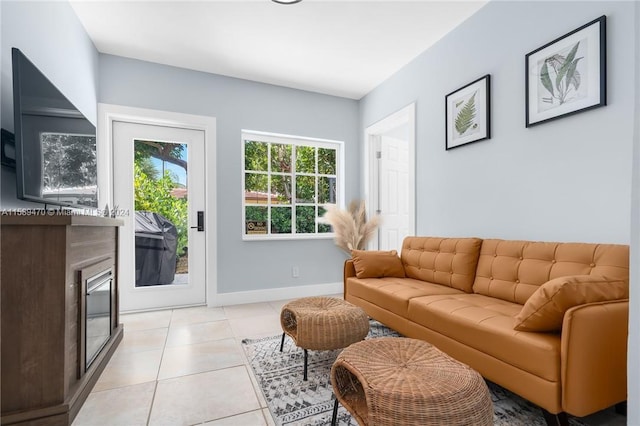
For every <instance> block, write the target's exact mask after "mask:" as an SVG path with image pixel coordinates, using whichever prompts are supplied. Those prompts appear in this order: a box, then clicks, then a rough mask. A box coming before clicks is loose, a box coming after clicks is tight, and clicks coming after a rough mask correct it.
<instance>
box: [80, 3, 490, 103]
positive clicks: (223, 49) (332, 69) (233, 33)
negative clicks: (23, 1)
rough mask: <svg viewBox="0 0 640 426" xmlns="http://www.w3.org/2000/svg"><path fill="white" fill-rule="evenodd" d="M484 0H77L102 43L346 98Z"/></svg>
mask: <svg viewBox="0 0 640 426" xmlns="http://www.w3.org/2000/svg"><path fill="white" fill-rule="evenodd" d="M485 3H486V1H479V0H476V1H455V0H448V1H427V0H421V1H420V0H414V1H381V0H378V1H363V0H340V1H339V0H303V1H302V2H301V3H298V4H294V5H279V4H276V3H274V2H272V1H271V0H226V1H220V0H214V1H188V2H187V1H130V0H129V1H113V0H109V1H107V0H102V1H95V0H89V1H81V0H72V1H71V5H72V7H73V8H74V10H75V11H76V13H77V15H78V17H79V18H80V21H81V22H82V24H83V25H84V27H85V28H86V30H87V32H88V33H89V36H90V37H91V39H92V40H93V42H94V43H95V46H96V48H97V49H98V50H99V51H100V52H102V53H108V54H112V55H119V56H125V57H129V58H136V59H141V60H145V61H150V62H157V63H161V64H167V65H173V66H177V67H182V68H188V69H193V70H198V71H205V72H210V73H215V74H222V75H227V76H232V77H238V78H243V79H248V80H254V81H260V82H264V83H270V84H276V85H281V86H287V87H293V88H296V89H303V90H310V91H313V92H320V93H326V94H330V95H336V96H342V97H347V98H352V99H360V98H361V97H362V96H364V95H366V94H367V93H368V92H369V91H371V90H372V89H373V88H375V87H376V86H377V85H379V84H380V83H382V82H383V81H384V80H385V79H387V78H388V77H390V76H391V75H393V74H394V73H395V72H396V71H398V70H399V69H400V68H402V67H403V66H404V65H406V64H407V63H409V62H410V61H411V60H412V59H413V58H415V57H416V56H417V55H418V54H420V53H421V52H423V51H424V50H426V49H427V48H428V47H429V46H431V45H432V44H433V43H435V42H436V41H438V40H439V39H440V38H441V37H443V36H444V35H445V34H446V33H448V32H449V31H451V30H452V29H453V28H454V27H456V26H457V25H458V24H460V23H461V22H462V21H464V20H465V19H466V18H467V17H469V16H471V15H472V14H473V13H474V12H476V11H477V10H478V9H480V8H481V7H482V6H483V5H484V4H485Z"/></svg>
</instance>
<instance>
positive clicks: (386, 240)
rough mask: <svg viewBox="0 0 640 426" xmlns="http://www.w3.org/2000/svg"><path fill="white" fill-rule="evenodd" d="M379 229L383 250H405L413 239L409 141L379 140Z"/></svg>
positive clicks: (382, 138) (379, 243) (389, 138)
mask: <svg viewBox="0 0 640 426" xmlns="http://www.w3.org/2000/svg"><path fill="white" fill-rule="evenodd" d="M378 152H379V154H378V155H377V157H378V168H377V169H378V170H377V171H378V179H377V185H378V191H377V193H378V197H377V198H378V211H379V214H380V215H381V216H382V223H381V225H380V227H379V229H378V238H379V242H378V245H379V249H380V250H398V252H400V251H401V250H402V241H403V240H404V238H405V237H406V236H407V235H409V173H408V166H409V148H408V143H407V140H406V139H404V140H403V139H400V138H397V137H390V136H385V135H382V136H381V137H380V138H379V148H378Z"/></svg>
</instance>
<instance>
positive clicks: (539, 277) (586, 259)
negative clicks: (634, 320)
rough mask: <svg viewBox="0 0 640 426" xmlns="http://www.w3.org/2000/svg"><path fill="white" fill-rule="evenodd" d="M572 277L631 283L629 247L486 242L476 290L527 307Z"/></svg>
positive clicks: (474, 288)
mask: <svg viewBox="0 0 640 426" xmlns="http://www.w3.org/2000/svg"><path fill="white" fill-rule="evenodd" d="M403 256H404V254H403ZM570 275H598V276H604V277H607V278H612V279H620V280H627V281H628V280H629V247H628V246H626V245H617V244H583V243H545V242H532V241H505V240H484V241H483V242H482V249H481V251H480V259H479V261H478V270H477V272H476V276H475V282H474V284H473V291H474V293H478V294H482V295H485V296H491V297H496V298H499V299H502V300H506V301H509V302H515V303H520V304H524V303H525V302H526V301H527V299H529V297H531V295H532V294H533V293H534V292H535V291H536V290H537V289H538V287H540V286H541V285H542V284H544V283H546V282H547V281H549V280H552V279H554V278H559V277H565V276H570Z"/></svg>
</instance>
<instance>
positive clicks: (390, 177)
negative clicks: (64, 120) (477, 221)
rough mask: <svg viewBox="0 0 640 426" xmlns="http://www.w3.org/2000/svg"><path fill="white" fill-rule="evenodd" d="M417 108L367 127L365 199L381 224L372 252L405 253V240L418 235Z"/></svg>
mask: <svg viewBox="0 0 640 426" xmlns="http://www.w3.org/2000/svg"><path fill="white" fill-rule="evenodd" d="M415 110H416V106H415V104H410V105H407V106H406V107H404V108H402V109H401V110H399V111H397V112H395V113H393V114H391V115H389V116H387V117H385V118H383V119H382V120H380V121H378V122H376V123H374V124H372V125H371V126H369V127H367V128H366V129H365V132H364V140H365V147H364V153H365V162H364V179H365V199H366V200H367V209H368V211H370V212H376V211H377V212H378V214H380V216H381V219H382V221H381V224H380V226H379V227H378V238H374V239H373V240H372V241H370V243H369V246H368V247H369V249H371V250H398V252H400V251H401V250H402V243H403V241H404V238H405V237H407V236H409V235H415V232H416V212H415V210H416V182H415V176H416V164H415V152H416V128H415Z"/></svg>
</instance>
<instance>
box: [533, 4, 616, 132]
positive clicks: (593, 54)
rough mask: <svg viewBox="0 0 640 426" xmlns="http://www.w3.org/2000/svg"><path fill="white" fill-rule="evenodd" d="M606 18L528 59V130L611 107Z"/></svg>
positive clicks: (534, 53) (584, 27)
mask: <svg viewBox="0 0 640 426" xmlns="http://www.w3.org/2000/svg"><path fill="white" fill-rule="evenodd" d="M606 19H607V18H606V16H601V17H599V18H598V19H595V20H593V21H591V22H589V23H587V24H585V25H583V26H581V27H580V28H577V29H575V30H573V31H571V32H570V33H567V34H565V35H563V36H562V37H560V38H557V39H556V40H553V41H552V42H550V43H547V44H545V45H544V46H542V47H540V48H538V49H536V50H534V51H533V52H531V53H528V54H527V55H526V56H525V66H526V68H525V69H526V76H525V85H526V123H525V126H526V127H531V126H534V125H536V124H540V123H544V122H545V121H549V120H555V119H558V118H561V117H565V116H567V115H572V114H577V113H579V112H583V111H587V110H590V109H593V108H598V107H601V106H604V105H606V104H607V84H606V83H607V64H606V58H607V54H606Z"/></svg>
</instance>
